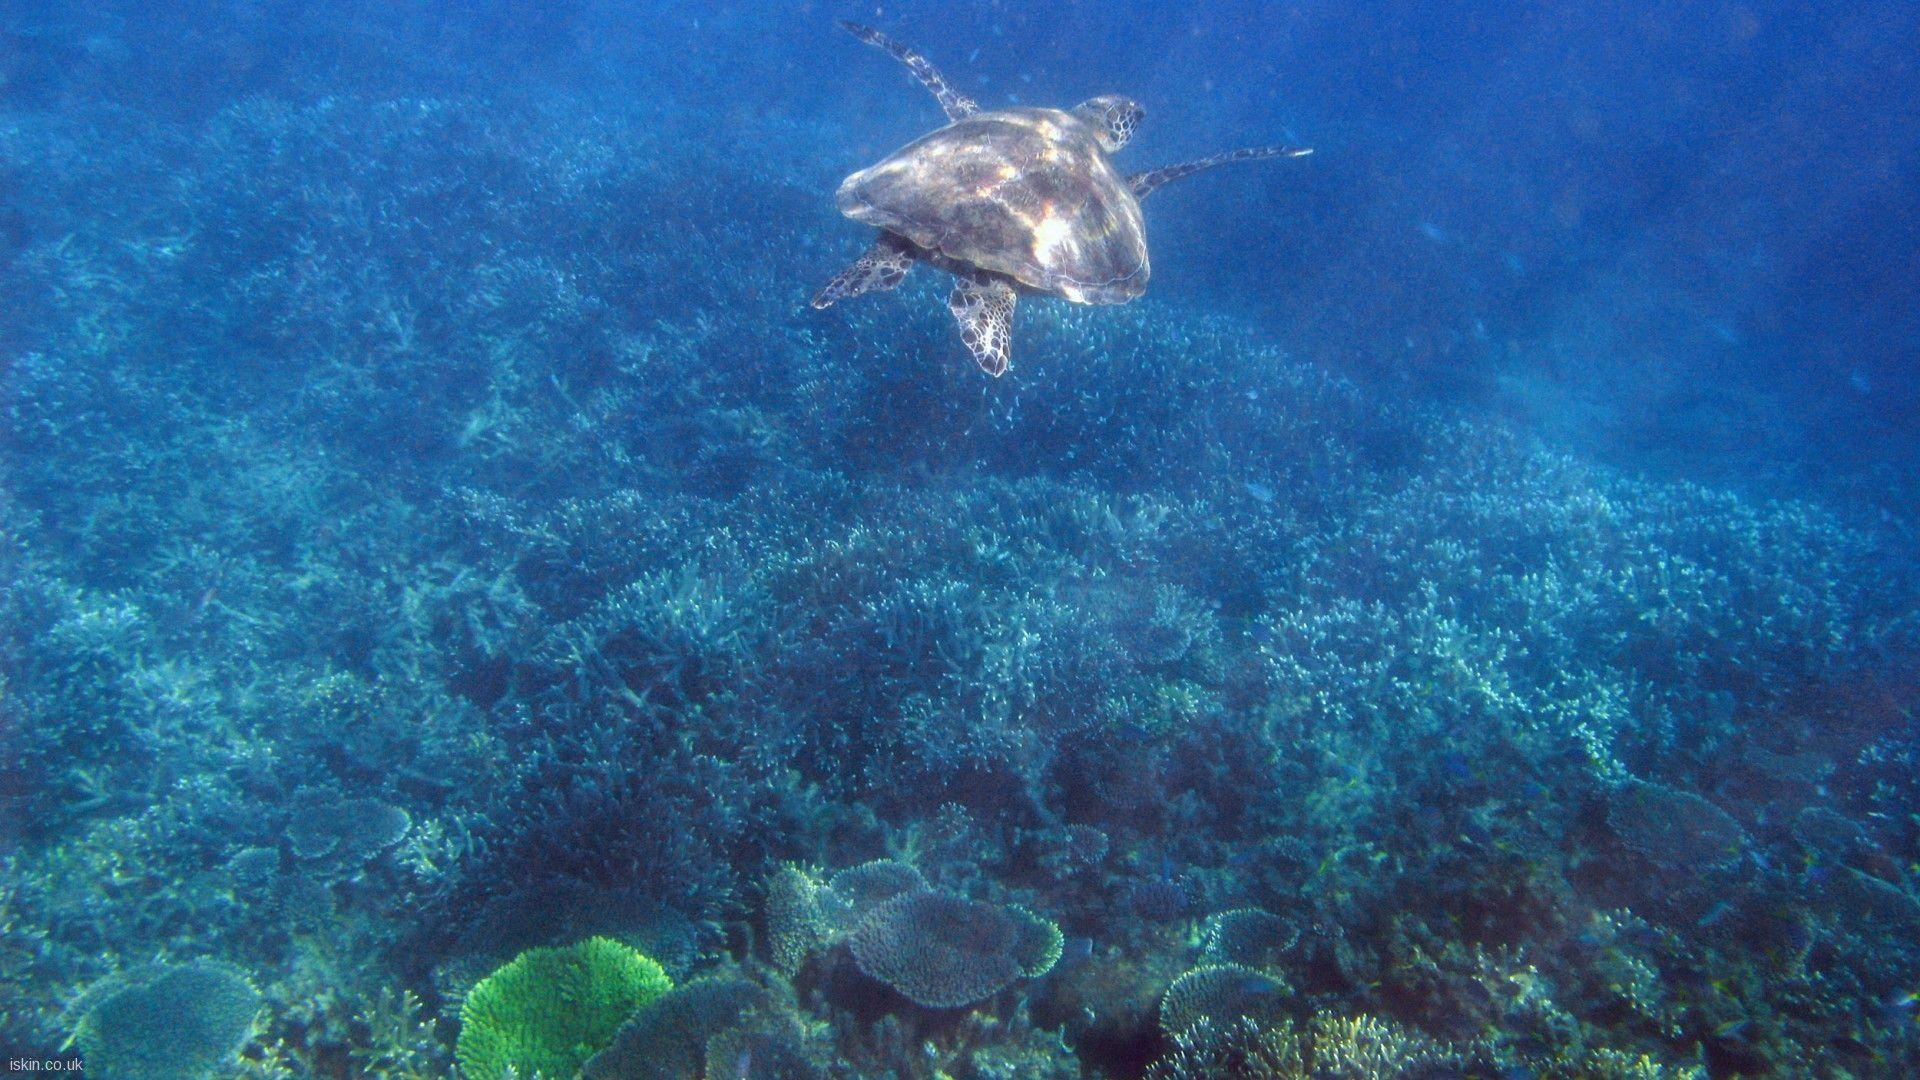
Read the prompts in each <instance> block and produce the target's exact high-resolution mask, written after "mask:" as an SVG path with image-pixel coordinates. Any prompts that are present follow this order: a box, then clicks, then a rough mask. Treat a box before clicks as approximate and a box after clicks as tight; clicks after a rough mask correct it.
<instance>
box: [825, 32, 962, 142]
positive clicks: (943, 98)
mask: <svg viewBox="0 0 1920 1080" xmlns="http://www.w3.org/2000/svg"><path fill="white" fill-rule="evenodd" d="M840 29H842V30H845V31H846V32H847V33H849V34H852V35H853V36H854V37H857V38H859V39H860V40H861V41H864V42H866V43H867V44H869V45H872V46H874V47H875V48H879V49H885V50H886V51H887V53H888V55H890V56H892V57H893V58H894V59H895V60H898V61H900V62H901V63H903V64H905V65H907V70H908V71H911V72H913V77H914V78H916V79H919V80H920V85H922V86H924V87H926V88H927V89H928V90H931V91H933V96H934V97H936V98H939V99H940V107H941V108H942V109H944V110H946V113H947V119H949V120H961V119H965V118H966V117H969V116H972V115H973V114H974V113H977V112H979V111H980V106H978V105H976V104H974V102H973V99H972V98H970V97H968V96H967V95H965V94H963V93H961V92H960V91H958V90H955V89H954V88H953V87H952V86H951V85H950V84H948V82H947V80H945V79H943V78H941V77H940V72H938V71H936V70H934V66H933V65H932V64H930V63H928V62H927V58H926V57H924V56H921V55H920V54H919V53H917V52H914V51H913V50H912V49H909V48H907V47H906V46H905V45H902V44H900V43H899V42H897V41H895V40H893V39H892V38H890V37H888V36H887V35H885V34H883V33H881V32H880V31H878V30H875V29H874V28H873V27H871V26H861V25H860V24H859V23H857V22H848V21H847V20H845V19H841V20H840Z"/></svg>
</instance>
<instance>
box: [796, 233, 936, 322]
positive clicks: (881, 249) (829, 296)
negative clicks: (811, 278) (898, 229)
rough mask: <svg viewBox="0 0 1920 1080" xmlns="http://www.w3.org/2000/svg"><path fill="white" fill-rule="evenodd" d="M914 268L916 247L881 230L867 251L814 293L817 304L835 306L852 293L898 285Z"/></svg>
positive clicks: (877, 290) (858, 294) (864, 292)
mask: <svg viewBox="0 0 1920 1080" xmlns="http://www.w3.org/2000/svg"><path fill="white" fill-rule="evenodd" d="M911 269H913V247H912V245H911V244H910V243H909V242H908V241H906V240H903V239H901V238H900V237H898V236H895V235H893V234H892V233H881V234H880V239H878V240H875V241H874V242H873V246H872V247H870V248H868V249H867V253H866V254H865V255H862V256H860V257H859V258H858V259H855V260H854V261H853V265H852V266H849V267H847V268H846V269H845V270H842V271H840V272H839V273H837V274H835V275H833V280H832V281H829V282H827V283H826V284H825V285H822V286H821V287H820V291H819V292H817V293H814V294H813V306H814V307H816V308H825V307H832V306H833V305H834V304H836V303H838V302H840V301H842V300H845V299H846V298H847V297H849V296H861V295H864V294H866V293H870V292H886V291H887V290H888V289H897V288H899V287H900V283H901V282H903V281H905V280H907V271H909V270H911Z"/></svg>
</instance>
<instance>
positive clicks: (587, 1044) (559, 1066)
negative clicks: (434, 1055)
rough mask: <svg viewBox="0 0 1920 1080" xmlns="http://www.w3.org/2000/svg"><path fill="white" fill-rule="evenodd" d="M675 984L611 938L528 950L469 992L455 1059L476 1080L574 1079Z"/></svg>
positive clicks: (461, 1018) (643, 959)
mask: <svg viewBox="0 0 1920 1080" xmlns="http://www.w3.org/2000/svg"><path fill="white" fill-rule="evenodd" d="M671 986H672V982H671V980H669V979H668V978H667V973H666V972H665V971H663V970H661V967H660V965H659V964H656V963H654V962H653V961H652V960H651V959H648V958H647V956H646V955H644V954H643V953H641V952H639V951H638V950H636V949H632V948H629V947H628V946H625V945H622V944H620V943H619V942H617V941H613V940H611V939H608V938H598V937H596V938H588V939H587V940H585V941H582V942H580V943H579V944H576V945H571V946H567V947H564V948H557V949H549V948H536V949H528V950H527V951H526V952H524V953H521V954H520V955H519V956H517V957H515V958H514V959H513V960H512V961H510V962H508V963H507V964H506V965H505V966H504V967H502V968H500V969H499V970H498V971H495V972H494V973H493V974H491V975H489V976H487V977H486V978H484V979H482V980H480V982H479V983H478V984H476V985H475V986H474V988H473V989H472V990H471V991H469V992H468V994H467V999H466V1001H465V1002H464V1003H463V1004H462V1005H461V1007H460V1036H459V1040H458V1042H457V1043H456V1045H455V1055H456V1056H457V1057H458V1058H459V1061H460V1069H461V1071H462V1072H463V1073H464V1074H466V1075H467V1076H469V1077H472V1078H474V1080H502V1078H505V1077H508V1076H512V1075H519V1076H527V1077H534V1076H544V1077H548V1078H559V1077H571V1076H573V1075H574V1074H575V1073H577V1072H578V1071H579V1070H580V1068H581V1066H583V1065H585V1064H586V1062H587V1060H588V1058H590V1057H591V1056H592V1055H593V1054H594V1053H595V1052H597V1051H599V1050H600V1049H602V1048H604V1047H606V1046H607V1044H608V1043H609V1042H611V1041H612V1040H613V1038H614V1035H615V1033H616V1032H618V1031H619V1029H620V1026H621V1025H622V1024H623V1023H625V1022H626V1020H627V1018H628V1017H630V1016H632V1015H633V1013H634V1011H635V1010H636V1009H638V1008H640V1007H641V1006H642V1005H645V1004H646V1003H647V1002H649V1001H652V1000H653V999H655V998H657V997H659V996H660V995H661V994H664V993H666V992H667V991H668V990H669V989H670V988H671Z"/></svg>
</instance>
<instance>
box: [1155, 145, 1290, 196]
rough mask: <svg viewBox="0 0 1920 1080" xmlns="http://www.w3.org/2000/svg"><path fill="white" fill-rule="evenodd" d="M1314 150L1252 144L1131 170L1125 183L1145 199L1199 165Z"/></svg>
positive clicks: (1200, 166) (1257, 158)
mask: <svg viewBox="0 0 1920 1080" xmlns="http://www.w3.org/2000/svg"><path fill="white" fill-rule="evenodd" d="M1311 153H1313V148H1312V147H1309V146H1253V147H1248V148H1247V149H1245V150H1230V151H1228V152H1227V153H1224V154H1215V155H1213V156H1212V157H1204V158H1201V159H1200V160H1199V161H1183V162H1181V163H1180V164H1178V165H1169V166H1167V167H1166V168H1164V169H1153V170H1151V171H1148V172H1143V173H1134V174H1133V175H1132V176H1129V177H1127V186H1128V187H1129V188H1132V189H1133V196H1134V198H1136V199H1144V198H1146V197H1147V196H1148V195H1151V194H1153V191H1154V189H1155V188H1157V187H1159V186H1160V185H1162V184H1166V183H1170V182H1172V181H1174V180H1178V179H1180V178H1181V177H1183V176H1192V175H1193V174H1194V173H1197V172H1199V171H1200V170H1202V169H1211V168H1213V167H1214V166H1215V165H1227V164H1230V163H1232V162H1235V161H1257V160H1259V159H1260V158H1274V157H1305V156H1306V155H1308V154H1311Z"/></svg>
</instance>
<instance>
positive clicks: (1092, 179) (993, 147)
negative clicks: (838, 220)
mask: <svg viewBox="0 0 1920 1080" xmlns="http://www.w3.org/2000/svg"><path fill="white" fill-rule="evenodd" d="M839 204H840V211H841V212H842V213H844V214H846V215H847V216H848V217H850V218H852V219H854V220H855V221H860V222H865V223H866V224H868V225H873V226H876V227H878V228H881V229H885V230H886V231H888V232H891V233H897V234H899V235H901V236H904V237H906V238H907V239H909V240H911V241H913V242H914V243H915V244H916V245H918V246H920V247H921V248H923V249H926V250H927V251H929V252H933V253H935V254H937V255H940V256H944V257H946V258H947V259H949V260H952V261H953V262H956V263H960V264H964V265H966V266H972V267H978V268H980V269H982V270H990V271H993V272H994V273H998V274H1004V275H1006V276H1007V277H1010V278H1013V279H1014V280H1016V281H1018V282H1019V283H1021V284H1022V285H1025V286H1027V287H1029V288H1032V289H1037V290H1039V291H1041V292H1046V293H1052V294H1054V295H1056V296H1061V297H1065V298H1066V299H1068V300H1073V301H1076V302H1078V303H1082V304H1124V303H1126V302H1127V301H1129V300H1132V299H1133V298H1134V297H1136V296H1139V295H1140V294H1141V293H1142V292H1143V291H1145V289H1146V287H1147V275H1148V267H1147V234H1146V226H1145V223H1144V222H1143V221H1142V220H1141V217H1140V203H1139V201H1138V200H1137V199H1135V198H1134V195H1133V192H1132V191H1131V190H1130V189H1128V187H1127V182H1126V180H1125V179H1124V178H1122V177H1121V175H1120V174H1119V173H1118V172H1116V171H1115V170H1114V168H1113V163H1112V162H1111V161H1109V160H1108V159H1107V154H1106V151H1104V150H1102V149H1101V147H1100V143H1099V141H1098V139H1097V133H1096V132H1095V131H1094V128H1093V125H1091V124H1089V123H1087V122H1086V121H1085V120H1082V119H1080V118H1079V117H1078V116H1075V115H1074V114H1072V113H1069V112H1063V111H1061V110H1059V109H1001V110H998V111H995V112H981V113H975V114H973V115H972V116H968V117H965V118H963V119H960V120H957V121H955V122H953V123H951V124H948V125H947V126H946V127H943V128H941V129H940V130H938V131H935V132H933V133H931V134H929V135H925V136H922V137H921V138H918V139H915V140H914V141H913V142H910V143H908V144H907V145H906V146H903V147H901V148H900V149H899V150H898V151H896V152H894V153H893V154H892V155H891V156H890V157H888V158H886V159H885V160H883V161H881V162H880V163H879V164H877V165H874V166H873V167H871V168H867V169H862V170H860V171H859V172H857V173H854V174H853V175H852V176H849V177H847V179H846V181H845V182H844V183H842V184H841V185H840V194H839Z"/></svg>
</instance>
